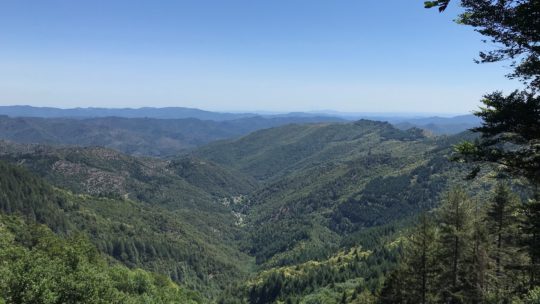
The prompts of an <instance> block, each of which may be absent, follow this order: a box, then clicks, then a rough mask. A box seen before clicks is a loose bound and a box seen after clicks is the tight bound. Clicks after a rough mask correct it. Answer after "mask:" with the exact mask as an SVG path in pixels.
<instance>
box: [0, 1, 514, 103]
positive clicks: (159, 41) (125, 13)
mask: <svg viewBox="0 0 540 304" xmlns="http://www.w3.org/2000/svg"><path fill="white" fill-rule="evenodd" d="M458 11H459V7H457V5H456V4H455V3H453V5H452V6H451V7H450V8H449V10H448V11H447V12H445V13H444V14H439V13H437V12H436V11H435V10H426V9H424V8H423V1H416V0H407V1H397V0H394V1H384V2H382V1H375V0H370V1H362V3H358V2H355V1H352V0H347V1H343V2H340V3H336V2H327V1H307V0H299V1H295V2H290V1H271V2H260V1H247V0H236V1H231V2H227V3H224V2H223V3H222V2H217V3H216V2H213V1H192V0H189V1H181V2H179V1H163V2H160V3H159V4H156V3H155V2H153V1H148V0H143V1H137V2H132V1H126V0H122V1H114V2H110V1H91V2H88V1H76V2H73V1H60V0H55V1H47V2H42V1H37V0H33V1H25V2H7V3H4V5H3V9H2V10H1V11H0V43H1V44H2V48H1V49H0V66H1V67H2V68H1V69H0V105H8V104H28V105H32V106H51V107H61V108H74V107H115V108H123V107H131V108H138V107H144V106H154V107H168V106H178V107H189V108H201V109H208V110H211V111H220V112H256V111H269V112H300V111H302V112H310V111H324V110H325V109H332V110H333V111H340V112H368V113H386V112H392V113H418V112H424V113H439V114H445V113H446V114H455V113H464V114H465V113H470V112H471V111H473V110H476V109H477V107H478V104H479V100H480V99H481V97H482V95H483V94H485V93H487V92H490V91H493V90H505V91H509V90H512V89H514V88H516V87H517V84H516V82H512V81H508V80H507V79H506V78H505V77H504V74H505V68H504V66H503V65H500V64H491V65H477V64H475V63H474V62H473V59H474V58H475V57H476V56H477V54H478V50H480V49H483V48H485V45H484V44H482V43H481V37H480V35H478V34H477V33H475V32H474V31H473V30H471V29H470V28H467V27H464V26H460V25H457V24H456V23H454V22H452V19H454V18H455V17H456V14H457V13H458ZM412 21H414V22H412ZM501 67H502V68H501Z"/></svg>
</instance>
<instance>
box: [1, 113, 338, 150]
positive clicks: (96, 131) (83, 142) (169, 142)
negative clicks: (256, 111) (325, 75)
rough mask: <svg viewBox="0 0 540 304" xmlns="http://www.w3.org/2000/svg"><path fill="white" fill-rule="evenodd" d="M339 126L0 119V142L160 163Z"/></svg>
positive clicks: (274, 121) (270, 121)
mask: <svg viewBox="0 0 540 304" xmlns="http://www.w3.org/2000/svg"><path fill="white" fill-rule="evenodd" d="M322 121H332V122H336V121H341V119H339V118H332V117H274V118H263V117H260V116H254V117H245V118H239V119H235V120H226V121H212V120H200V119H196V118H185V119H155V118H131V119H129V118H120V117H102V118H85V119H74V118H39V117H16V118H11V117H8V116H0V139H5V140H12V141H15V142H18V143H41V144H55V145H75V146H101V147H107V148H113V149H116V150H118V151H122V152H124V153H128V154H132V155H146V156H158V157H166V156H172V155H176V154H178V153H179V152H180V151H182V150H184V149H189V148H193V147H197V146H201V145H203V144H206V143H209V142H211V141H214V140H219V139H226V138H234V137H237V136H241V135H245V134H248V133H250V132H253V131H255V130H259V129H264V128H270V127H275V126H281V125H285V124H289V123H313V122H322Z"/></svg>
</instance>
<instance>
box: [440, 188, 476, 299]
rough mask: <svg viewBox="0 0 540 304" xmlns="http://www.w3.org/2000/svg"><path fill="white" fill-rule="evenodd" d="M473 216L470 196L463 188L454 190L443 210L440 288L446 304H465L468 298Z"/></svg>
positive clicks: (447, 198) (446, 198)
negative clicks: (469, 254)
mask: <svg viewBox="0 0 540 304" xmlns="http://www.w3.org/2000/svg"><path fill="white" fill-rule="evenodd" d="M472 215H473V208H472V203H471V199H470V198H469V196H468V195H467V193H465V192H464V191H463V190H461V189H459V188H454V189H452V190H450V191H449V192H448V194H447V195H446V197H445V199H444V201H443V204H442V206H441V208H440V210H439V223H440V238H439V239H440V246H441V248H440V250H439V252H438V258H439V261H440V262H441V266H442V272H441V276H440V280H439V288H440V290H441V293H442V294H441V296H442V297H443V299H442V301H443V302H445V303H463V302H464V298H465V296H466V291H467V286H468V285H467V280H468V278H467V276H468V275H470V272H469V270H470V269H468V267H467V266H468V265H467V264H468V261H467V248H468V246H469V245H470V244H471V241H472V231H473V221H472V220H473V217H472Z"/></svg>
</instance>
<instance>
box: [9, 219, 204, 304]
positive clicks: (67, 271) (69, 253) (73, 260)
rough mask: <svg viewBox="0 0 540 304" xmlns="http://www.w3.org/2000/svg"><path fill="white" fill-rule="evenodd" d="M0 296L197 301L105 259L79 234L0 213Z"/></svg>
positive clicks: (156, 279) (166, 283)
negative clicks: (68, 235) (68, 234)
mask: <svg viewBox="0 0 540 304" xmlns="http://www.w3.org/2000/svg"><path fill="white" fill-rule="evenodd" d="M0 260H1V261H2V263H1V264H0V302H2V301H5V303H14V304H16V303H21V304H22V303H43V304H49V303H51V304H52V303H58V304H60V303H149V302H151V303H172V302H174V303H193V304H195V303H203V301H202V299H201V298H200V297H199V296H198V295H197V294H196V293H193V292H188V291H186V290H185V289H181V288H180V287H178V286H177V285H175V284H174V283H173V282H171V281H170V280H169V279H168V278H165V277H163V276H161V275H156V274H152V273H149V272H145V271H143V270H140V269H137V270H128V269H127V268H126V267H123V266H120V265H109V264H108V263H107V262H106V261H105V259H103V257H102V256H101V255H100V254H99V253H98V251H97V250H96V249H95V248H94V247H93V246H92V245H91V244H90V243H89V242H88V241H86V240H85V239H84V238H82V237H71V238H69V239H67V240H63V239H60V238H59V237H57V236H55V235H54V234H53V233H52V232H51V231H50V230H49V229H48V228H46V227H44V226H40V225H35V224H27V223H26V222H25V221H23V220H21V219H20V218H17V217H6V216H3V215H0Z"/></svg>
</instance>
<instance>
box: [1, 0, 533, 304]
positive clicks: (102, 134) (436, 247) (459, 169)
mask: <svg viewBox="0 0 540 304" xmlns="http://www.w3.org/2000/svg"><path fill="white" fill-rule="evenodd" d="M454 2H459V3H460V4H461V8H462V9H463V12H462V14H461V15H459V16H458V19H457V21H458V23H460V24H463V25H467V26H470V27H473V28H474V29H475V30H476V31H478V32H479V33H480V34H481V35H483V36H485V38H486V39H488V41H490V42H492V43H493V44H494V45H495V46H494V47H493V48H490V49H489V50H487V51H485V52H481V53H480V56H479V59H478V60H477V61H478V62H479V63H490V62H501V61H505V60H510V62H511V64H510V70H511V72H510V74H509V75H508V77H510V78H512V79H517V80H519V81H521V83H522V84H523V88H522V89H521V90H516V91H514V92H511V93H507V94H505V93H503V92H493V93H489V94H486V95H485V96H484V98H483V99H482V104H483V105H482V107H480V108H479V110H478V111H477V112H476V113H475V115H476V117H477V118H478V119H479V120H481V123H480V124H479V125H477V126H476V127H474V128H473V129H471V130H470V131H465V132H462V133H459V134H454V135H448V136H434V135H433V134H432V133H431V132H427V131H426V130H425V129H418V128H406V127H403V126H402V128H397V127H396V126H394V125H392V124H390V123H388V122H381V121H372V120H365V119H361V120H358V121H354V122H343V121H341V120H339V121H336V120H335V119H330V118H323V119H319V118H315V117H303V118H298V119H297V118H291V117H281V118H274V120H268V119H260V118H256V117H237V116H235V115H233V116H231V117H229V118H230V120H229V119H225V118H223V120H220V121H201V120H197V119H169V120H167V119H157V118H155V119H154V118H153V119H150V118H118V117H116V118H111V117H106V118H103V117H101V118H95V117H94V118H85V119H81V118H43V117H41V118H36V117H34V118H20V117H19V118H12V117H0V133H1V134H3V136H4V138H7V139H9V140H10V141H0V303H6V304H7V303H21V304H22V303H186V304H195V303H197V304H198V303H201V304H202V303H215V304H266V303H268V304H270V303H280V304H346V303H353V304H354V303H356V304H384V303H397V304H400V303H401V304H413V303H421V304H427V303H444V304H462V303H463V304H466V303H475V304H476V303H478V304H479V303H494V304H495V303H512V304H535V303H540V265H539V264H540V96H539V94H538V93H539V92H540V59H539V58H540V48H539V38H540V34H539V32H538V30H539V29H540V18H538V16H539V14H540V13H539V12H540V2H539V1H537V0H522V1H521V0H520V1H490V0H482V1H478V0H474V1H473V0H461V1H457V0H456V1H454ZM450 3H451V1H450V0H441V1H426V2H425V6H426V7H427V8H438V10H439V12H445V11H446V10H447V8H448V6H449V4H450ZM184 110H185V109H184ZM96 111H98V109H96ZM99 111H102V110H99ZM160 113H162V114H160V115H164V114H163V113H165V112H163V111H161V112H160ZM182 113H184V112H182ZM172 114H174V113H171V115H172ZM177 114H178V113H177ZM180 114H181V113H180ZM180 114H178V115H180ZM182 115H183V114H182ZM199 115H212V114H211V113H209V112H204V113H203V112H200V113H199ZM223 117H225V116H223ZM227 117H228V116H227ZM269 127H271V128H269ZM250 132H251V133H250ZM216 140H217V141H216ZM66 144H68V145H67V146H66ZM186 148H188V149H186ZM141 155H146V156H141Z"/></svg>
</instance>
